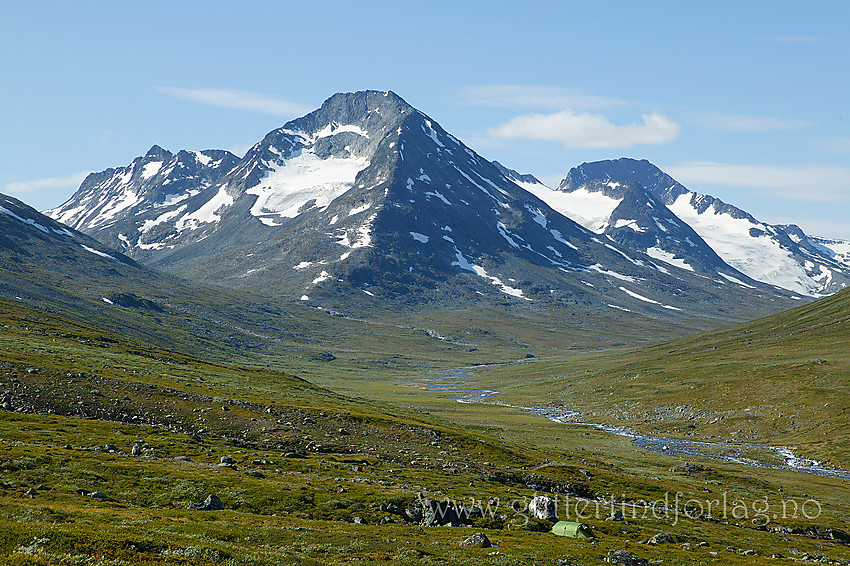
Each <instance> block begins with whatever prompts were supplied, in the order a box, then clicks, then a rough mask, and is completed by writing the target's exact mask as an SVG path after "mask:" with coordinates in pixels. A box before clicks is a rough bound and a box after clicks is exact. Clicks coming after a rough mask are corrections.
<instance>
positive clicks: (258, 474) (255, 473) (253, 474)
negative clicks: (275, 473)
mask: <svg viewBox="0 0 850 566" xmlns="http://www.w3.org/2000/svg"><path fill="white" fill-rule="evenodd" d="M245 474H246V475H249V476H251V477H252V478H258V479H261V480H262V479H265V478H266V476H265V474H263V472H261V471H259V470H251V471H250V472H245Z"/></svg>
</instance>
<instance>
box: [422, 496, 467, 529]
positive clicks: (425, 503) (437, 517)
mask: <svg viewBox="0 0 850 566" xmlns="http://www.w3.org/2000/svg"><path fill="white" fill-rule="evenodd" d="M420 505H421V508H422V512H421V516H422V521H421V523H420V524H421V525H422V526H425V527H435V526H443V525H451V526H457V525H462V524H464V523H466V522H467V521H466V519H467V515H466V513H465V512H464V510H463V509H461V508H459V507H458V506H457V505H455V504H454V503H452V502H451V501H437V500H436V499H431V498H425V499H423V500H422V501H421V503H420Z"/></svg>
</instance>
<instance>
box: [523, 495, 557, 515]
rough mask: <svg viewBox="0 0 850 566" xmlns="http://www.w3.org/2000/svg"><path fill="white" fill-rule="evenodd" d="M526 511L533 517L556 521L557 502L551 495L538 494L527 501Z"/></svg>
mask: <svg viewBox="0 0 850 566" xmlns="http://www.w3.org/2000/svg"><path fill="white" fill-rule="evenodd" d="M528 513H529V514H530V515H531V516H532V517H534V518H535V519H541V520H543V521H557V520H558V504H557V503H555V501H554V500H553V499H552V498H551V497H548V496H546V495H538V496H537V497H535V498H534V499H532V500H531V501H530V502H529V504H528Z"/></svg>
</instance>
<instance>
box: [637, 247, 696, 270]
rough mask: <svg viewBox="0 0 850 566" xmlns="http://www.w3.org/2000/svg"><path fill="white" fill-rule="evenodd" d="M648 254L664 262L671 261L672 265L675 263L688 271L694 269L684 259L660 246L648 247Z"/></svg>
mask: <svg viewBox="0 0 850 566" xmlns="http://www.w3.org/2000/svg"><path fill="white" fill-rule="evenodd" d="M646 255H648V256H649V257H651V258H652V259H657V260H659V261H663V262H664V263H669V264H670V265H673V266H675V267H678V268H680V269H687V270H688V271H693V270H694V268H693V267H691V266H690V265H689V264H688V263H687V262H686V261H685V260H684V259H682V258H677V257H676V256H674V255H673V254H671V253H670V252H668V251H666V250H662V249H661V248H659V247H652V248H648V249H647V250H646Z"/></svg>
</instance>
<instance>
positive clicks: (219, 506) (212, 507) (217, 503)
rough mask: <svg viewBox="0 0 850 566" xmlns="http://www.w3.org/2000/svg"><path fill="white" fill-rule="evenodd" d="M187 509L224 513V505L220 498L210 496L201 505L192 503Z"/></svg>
mask: <svg viewBox="0 0 850 566" xmlns="http://www.w3.org/2000/svg"><path fill="white" fill-rule="evenodd" d="M186 509H194V510H196V511H223V510H224V504H223V503H222V502H221V499H219V498H218V496H216V495H212V494H210V495H208V496H207V498H206V499H204V500H203V501H201V502H199V503H190V504H189V505H188V506H187V507H186Z"/></svg>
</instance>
